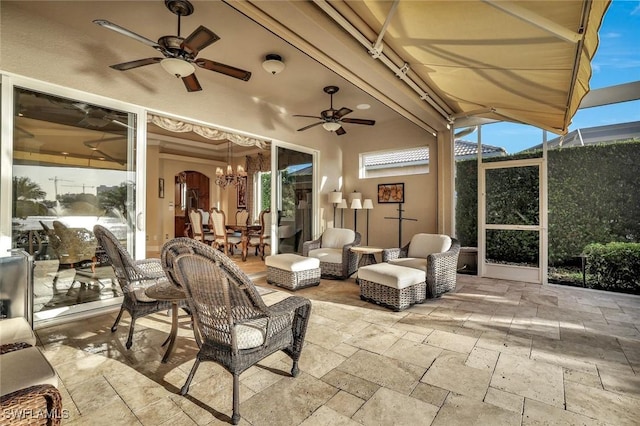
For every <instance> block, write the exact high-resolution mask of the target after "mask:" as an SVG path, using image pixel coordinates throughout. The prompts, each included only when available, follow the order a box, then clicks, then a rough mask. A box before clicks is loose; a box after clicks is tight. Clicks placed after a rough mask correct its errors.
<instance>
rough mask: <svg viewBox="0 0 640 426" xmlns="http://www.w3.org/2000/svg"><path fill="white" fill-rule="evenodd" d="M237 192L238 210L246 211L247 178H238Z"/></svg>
mask: <svg viewBox="0 0 640 426" xmlns="http://www.w3.org/2000/svg"><path fill="white" fill-rule="evenodd" d="M236 191H237V196H238V204H237V206H236V208H237V209H246V208H247V177H246V176H239V177H238V186H237V187H236Z"/></svg>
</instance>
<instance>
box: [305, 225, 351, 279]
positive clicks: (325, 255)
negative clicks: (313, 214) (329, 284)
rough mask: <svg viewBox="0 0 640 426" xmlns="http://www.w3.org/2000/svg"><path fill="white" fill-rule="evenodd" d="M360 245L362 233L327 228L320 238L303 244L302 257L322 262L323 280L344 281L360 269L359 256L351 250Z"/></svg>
mask: <svg viewBox="0 0 640 426" xmlns="http://www.w3.org/2000/svg"><path fill="white" fill-rule="evenodd" d="M358 245H360V233H358V232H354V231H352V230H351V229H345V228H327V229H326V230H325V231H324V232H323V234H322V235H321V236H320V238H318V239H316V240H313V241H305V242H304V243H303V244H302V255H303V256H308V257H315V258H316V259H319V260H320V271H321V274H322V277H323V278H333V279H340V280H344V279H346V278H349V277H350V276H351V275H353V274H354V273H355V272H356V270H357V268H358V266H357V264H358V255H357V254H356V253H353V252H352V251H351V250H350V249H351V247H354V246H358Z"/></svg>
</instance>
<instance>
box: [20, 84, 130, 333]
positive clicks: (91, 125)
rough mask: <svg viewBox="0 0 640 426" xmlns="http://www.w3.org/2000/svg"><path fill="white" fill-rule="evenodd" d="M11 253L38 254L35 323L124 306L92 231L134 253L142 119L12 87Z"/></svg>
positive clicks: (81, 102) (34, 304) (109, 267)
mask: <svg viewBox="0 0 640 426" xmlns="http://www.w3.org/2000/svg"><path fill="white" fill-rule="evenodd" d="M14 101H15V103H14V104H15V111H14V142H13V170H12V174H13V201H12V210H11V211H12V247H13V248H20V249H23V250H25V251H27V252H29V253H30V254H31V255H33V256H34V258H35V260H36V262H35V264H36V267H35V271H34V291H33V294H34V301H33V307H34V314H35V315H34V318H35V320H36V321H38V319H45V318H51V317H55V316H57V315H59V314H61V313H63V314H64V315H67V314H73V313H75V312H79V311H82V310H85V309H89V308H95V307H98V306H104V305H108V304H111V303H113V304H115V303H120V301H121V299H120V296H121V291H120V288H119V286H118V284H117V282H116V281H115V279H114V277H113V272H112V269H111V266H110V264H109V262H108V259H107V258H106V256H105V254H104V252H103V251H102V250H101V248H100V247H99V246H98V245H97V242H96V240H95V237H94V235H93V226H94V225H95V224H101V225H103V226H106V227H107V228H109V229H110V230H111V231H112V232H113V233H114V234H115V235H116V236H117V237H118V238H119V239H120V240H121V241H122V243H123V244H124V245H125V246H126V247H127V248H128V250H129V252H130V253H133V252H134V250H133V249H134V247H133V241H134V238H133V236H134V234H135V227H136V219H135V217H136V216H135V205H136V203H135V158H134V155H135V149H134V148H135V134H136V132H135V129H136V120H135V114H132V113H128V112H122V111H117V110H114V109H110V108H105V107H100V106H97V105H92V104H90V103H87V102H83V101H79V100H74V99H66V98H62V97H58V96H52V95H48V94H44V93H39V92H35V91H30V90H27V89H22V88H15V89H14Z"/></svg>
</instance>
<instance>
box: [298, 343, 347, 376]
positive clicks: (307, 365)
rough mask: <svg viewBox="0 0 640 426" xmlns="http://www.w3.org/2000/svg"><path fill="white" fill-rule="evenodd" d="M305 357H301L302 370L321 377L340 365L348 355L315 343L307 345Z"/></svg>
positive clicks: (300, 365)
mask: <svg viewBox="0 0 640 426" xmlns="http://www.w3.org/2000/svg"><path fill="white" fill-rule="evenodd" d="M304 349H305V351H304V357H301V358H300V362H299V367H300V369H301V370H302V371H305V372H307V373H308V374H311V375H312V376H314V377H317V378H320V377H322V376H324V375H325V374H327V373H328V372H329V371H331V370H333V369H334V368H336V367H337V366H338V365H340V364H341V363H342V362H343V361H344V360H345V359H346V357H344V356H342V355H339V354H337V353H335V352H333V351H330V350H328V349H325V348H323V347H317V346H315V345H313V344H309V345H307V346H305V348H304Z"/></svg>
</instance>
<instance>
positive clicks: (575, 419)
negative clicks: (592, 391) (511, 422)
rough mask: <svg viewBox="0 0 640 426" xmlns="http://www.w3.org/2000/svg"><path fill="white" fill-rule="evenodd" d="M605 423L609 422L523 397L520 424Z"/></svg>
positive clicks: (593, 425) (598, 425)
mask: <svg viewBox="0 0 640 426" xmlns="http://www.w3.org/2000/svg"><path fill="white" fill-rule="evenodd" d="M606 424H610V423H608V422H603V421H598V420H595V419H592V418H589V417H587V416H583V415H581V414H577V413H573V412H571V411H567V410H564V409H562V408H558V407H554V406H551V405H547V404H543V403H542V402H539V401H536V400H534V399H529V398H525V402H524V413H523V415H522V426H546V425H558V426H574V425H581V426H604V425H606Z"/></svg>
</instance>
